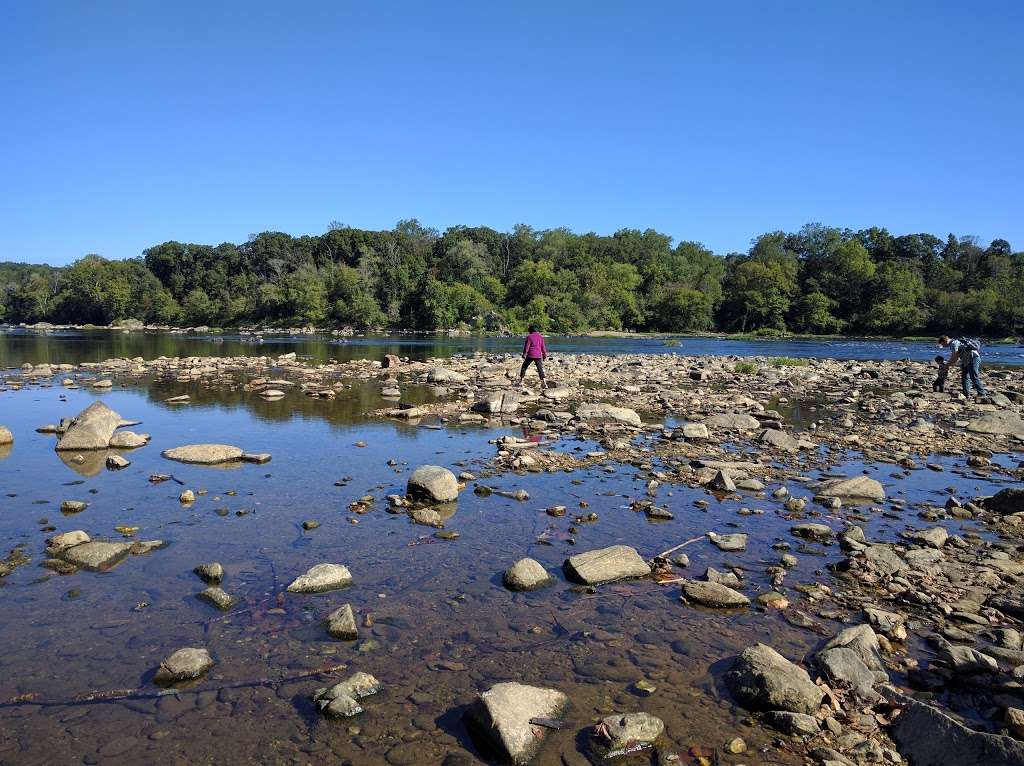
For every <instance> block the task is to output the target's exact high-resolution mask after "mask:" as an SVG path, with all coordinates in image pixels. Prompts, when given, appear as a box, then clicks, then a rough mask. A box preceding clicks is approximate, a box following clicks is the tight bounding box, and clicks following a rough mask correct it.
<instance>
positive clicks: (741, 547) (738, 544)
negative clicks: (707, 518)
mask: <svg viewBox="0 0 1024 766" xmlns="http://www.w3.org/2000/svg"><path fill="white" fill-rule="evenodd" d="M708 537H709V538H710V539H711V542H712V543H714V544H715V545H716V546H718V548H719V550H723V551H726V552H729V553H736V552H739V551H745V550H746V549H747V536H746V535H744V534H742V533H736V534H731V535H716V534H715V533H714V532H711V533H709V534H708Z"/></svg>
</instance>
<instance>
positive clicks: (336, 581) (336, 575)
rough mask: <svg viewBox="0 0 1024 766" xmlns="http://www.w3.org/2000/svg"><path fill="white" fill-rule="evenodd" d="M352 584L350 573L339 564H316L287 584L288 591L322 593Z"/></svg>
mask: <svg viewBox="0 0 1024 766" xmlns="http://www.w3.org/2000/svg"><path fill="white" fill-rule="evenodd" d="M351 584H352V573H351V572H349V571H348V567H345V566H342V565H341V564H317V565H316V566H314V567H311V568H310V569H309V571H307V572H306V573H305V574H304V575H300V576H299V577H296V578H295V579H294V580H293V581H292V583H291V585H289V586H288V591H289V592H290V593H323V592H325V591H329V590H337V589H338V588H344V587H346V586H347V585H351Z"/></svg>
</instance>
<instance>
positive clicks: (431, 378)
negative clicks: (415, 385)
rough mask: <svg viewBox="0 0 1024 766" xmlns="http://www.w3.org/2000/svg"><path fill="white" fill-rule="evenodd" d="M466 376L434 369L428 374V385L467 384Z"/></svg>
mask: <svg viewBox="0 0 1024 766" xmlns="http://www.w3.org/2000/svg"><path fill="white" fill-rule="evenodd" d="M465 382H466V376H465V375H463V374H462V373H461V372H455V371H454V370H446V369H444V368H443V367H434V368H432V369H431V370H430V372H428V373H427V383H465Z"/></svg>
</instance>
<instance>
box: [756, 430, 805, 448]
mask: <svg viewBox="0 0 1024 766" xmlns="http://www.w3.org/2000/svg"><path fill="white" fill-rule="evenodd" d="M757 440H758V441H759V442H760V443H761V444H767V445H769V446H771V447H775V448H776V449H780V450H782V451H783V452H799V451H800V440H799V439H795V438H793V437H792V436H790V435H789V434H788V433H786V432H785V431H777V430H775V429H774V428H769V429H767V430H765V431H762V432H761V435H760V436H758V437H757Z"/></svg>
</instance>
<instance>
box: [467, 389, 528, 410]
mask: <svg viewBox="0 0 1024 766" xmlns="http://www.w3.org/2000/svg"><path fill="white" fill-rule="evenodd" d="M518 409H519V394H517V393H515V392H514V391H495V392H494V393H491V394H488V395H487V396H485V397H483V398H482V399H480V400H478V401H477V402H476V403H475V404H474V405H473V411H474V412H483V413H485V414H490V415H499V414H500V415H510V414H512V413H513V412H515V411H516V410H518Z"/></svg>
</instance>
